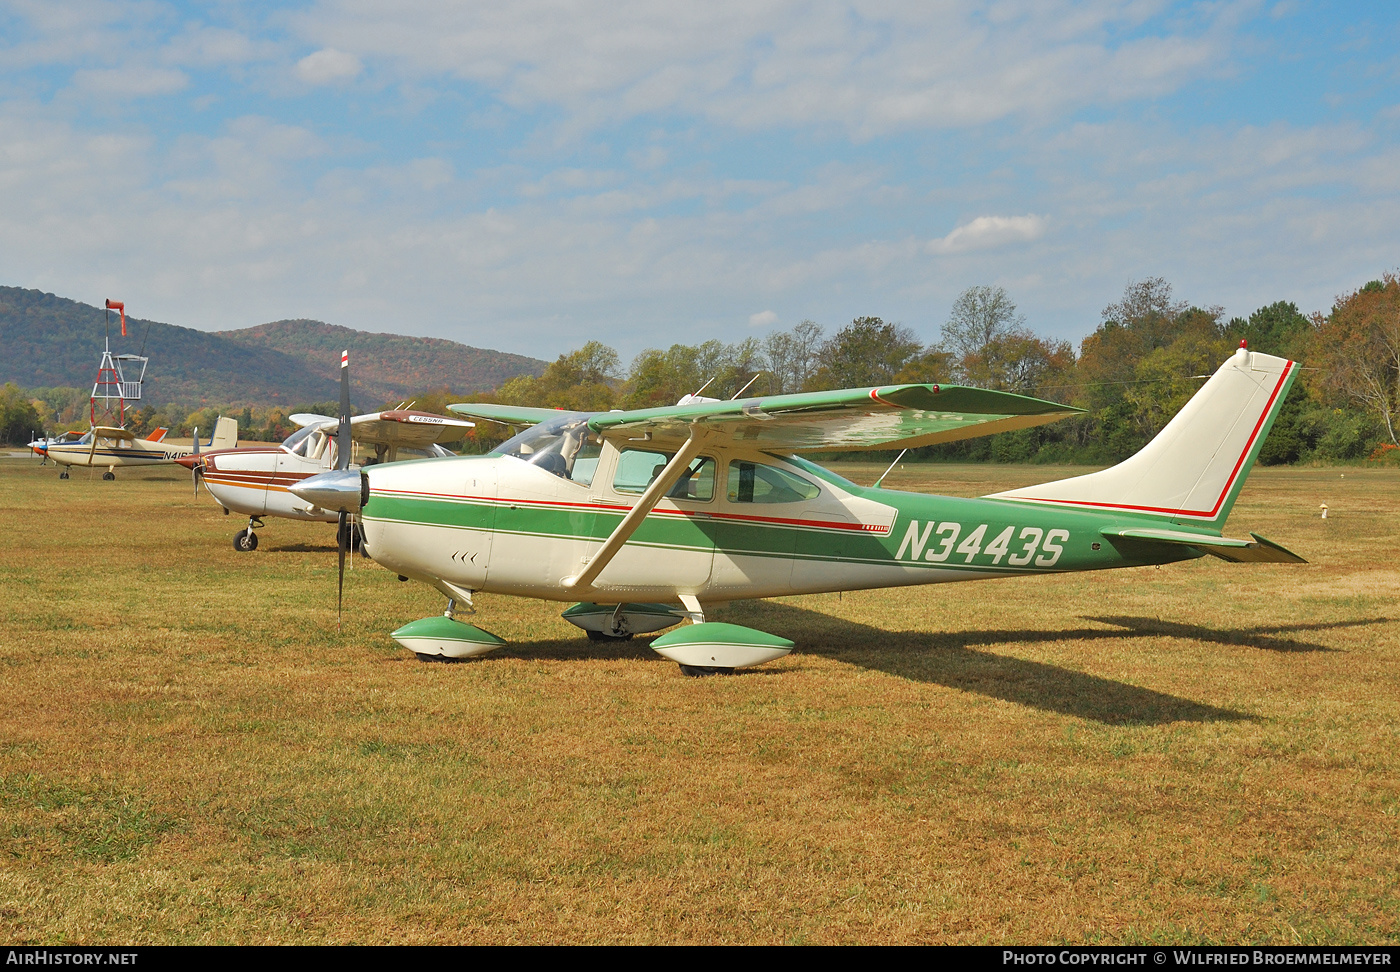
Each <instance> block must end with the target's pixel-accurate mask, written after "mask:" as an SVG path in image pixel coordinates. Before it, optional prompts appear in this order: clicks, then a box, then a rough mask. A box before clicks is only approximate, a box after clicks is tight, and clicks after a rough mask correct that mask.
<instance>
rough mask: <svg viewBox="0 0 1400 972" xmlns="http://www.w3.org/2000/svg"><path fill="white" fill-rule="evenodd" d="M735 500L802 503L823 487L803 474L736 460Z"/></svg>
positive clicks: (732, 484) (732, 493) (731, 470)
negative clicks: (805, 477)
mask: <svg viewBox="0 0 1400 972" xmlns="http://www.w3.org/2000/svg"><path fill="white" fill-rule="evenodd" d="M725 495H727V496H728V497H729V502H731V503H798V502H801V501H802V500H810V499H816V498H817V497H818V496H819V495H821V490H820V489H819V488H818V487H817V486H815V485H814V484H812V483H809V482H807V480H805V479H803V478H802V477H801V476H796V475H793V474H792V473H790V472H787V471H786V470H783V469H779V468H777V467H776V466H765V465H764V464H763V463H761V462H748V461H747V460H736V461H734V462H731V463H730V464H729V488H728V490H726V494H725Z"/></svg>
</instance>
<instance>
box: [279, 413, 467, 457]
mask: <svg viewBox="0 0 1400 972" xmlns="http://www.w3.org/2000/svg"><path fill="white" fill-rule="evenodd" d="M291 419H292V421H293V422H296V423H297V424H298V425H300V426H302V427H303V428H305V427H306V426H314V427H316V428H318V429H320V430H321V431H322V432H325V433H327V434H330V433H332V432H334V431H335V429H336V428H337V427H338V426H339V425H340V419H336V418H331V417H330V416H328V415H314V414H312V413H310V412H298V413H297V414H296V415H293V416H291ZM473 426H474V423H472V422H467V421H464V420H462V419H454V418H448V417H446V416H445V415H434V414H433V413H432V412H417V411H409V410H408V409H401V408H397V409H389V410H386V411H383V412H367V413H365V414H364V415H356V416H354V417H352V418H351V419H350V437H351V438H352V439H354V440H355V441H356V442H364V443H368V444H369V445H383V446H389V447H392V448H395V449H425V448H427V447H428V446H431V445H441V444H442V443H444V442H457V441H459V440H460V439H461V438H462V437H463V436H464V435H466V434H467V430H468V429H470V428H473Z"/></svg>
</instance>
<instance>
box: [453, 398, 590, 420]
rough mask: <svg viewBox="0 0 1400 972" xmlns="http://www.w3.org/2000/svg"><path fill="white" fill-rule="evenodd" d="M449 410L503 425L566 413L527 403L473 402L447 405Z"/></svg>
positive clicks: (543, 418) (556, 416) (550, 417)
mask: <svg viewBox="0 0 1400 972" xmlns="http://www.w3.org/2000/svg"><path fill="white" fill-rule="evenodd" d="M447 410H448V411H449V412H456V413H457V414H458V415H470V416H471V417H472V418H476V419H485V420H486V421H488V422H499V423H501V424H502V425H536V424H538V423H540V422H543V421H545V420H547V419H552V418H558V417H559V416H560V415H563V414H564V413H563V412H561V411H560V410H559V409H557V408H529V407H527V406H525V405H488V404H484V403H483V404H476V403H472V402H467V403H463V404H461V405H449V406H447Z"/></svg>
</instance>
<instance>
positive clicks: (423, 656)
mask: <svg viewBox="0 0 1400 972" xmlns="http://www.w3.org/2000/svg"><path fill="white" fill-rule="evenodd" d="M414 654H415V655H416V656H418V660H419V661H420V662H440V663H442V664H446V665H452V664H456V663H457V662H464V661H466V659H465V658H448V657H447V656H446V655H429V654H427V653H426V652H422V651H415V652H414Z"/></svg>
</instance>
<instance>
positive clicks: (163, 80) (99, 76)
mask: <svg viewBox="0 0 1400 972" xmlns="http://www.w3.org/2000/svg"><path fill="white" fill-rule="evenodd" d="M189 80H190V79H189V78H188V77H187V76H186V75H185V72H183V71H176V70H174V69H171V68H155V67H146V66H144V65H130V66H126V67H119V68H98V69H94V70H85V71H75V72H73V86H74V87H75V88H78V89H79V90H81V91H85V92H87V93H89V94H94V95H97V96H98V97H102V98H147V97H151V96H153V95H164V94H174V93H175V92H177V91H183V90H184V89H185V86H186V85H188V84H189Z"/></svg>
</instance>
